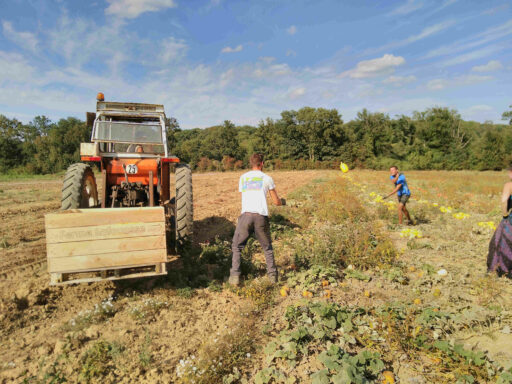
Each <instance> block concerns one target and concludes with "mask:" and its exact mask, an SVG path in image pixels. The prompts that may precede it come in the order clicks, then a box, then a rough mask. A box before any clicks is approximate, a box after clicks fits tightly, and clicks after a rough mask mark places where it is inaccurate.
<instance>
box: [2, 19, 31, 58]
mask: <svg viewBox="0 0 512 384" xmlns="http://www.w3.org/2000/svg"><path fill="white" fill-rule="evenodd" d="M2 29H3V33H4V36H5V37H6V38H7V39H9V40H11V41H12V42H14V43H16V44H17V45H19V46H20V47H22V48H25V49H28V50H29V51H32V52H36V51H37V45H38V40H37V37H36V35H35V34H34V33H32V32H20V31H16V30H15V29H14V27H13V26H12V23H11V22H10V21H3V22H2Z"/></svg>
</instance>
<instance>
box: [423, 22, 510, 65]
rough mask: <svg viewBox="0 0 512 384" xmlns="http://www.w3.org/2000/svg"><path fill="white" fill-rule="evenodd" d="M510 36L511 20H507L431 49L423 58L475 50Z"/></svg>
mask: <svg viewBox="0 0 512 384" xmlns="http://www.w3.org/2000/svg"><path fill="white" fill-rule="evenodd" d="M510 34H512V20H509V21H507V22H505V23H503V24H500V25H498V26H496V27H491V28H488V29H486V30H485V31H483V32H480V33H477V34H475V35H472V36H469V37H467V38H464V39H460V40H457V41H455V42H454V43H452V44H447V45H443V46H441V47H439V48H436V49H433V50H431V51H429V52H427V54H426V55H425V56H424V58H425V59H430V58H433V57H437V56H445V55H453V54H455V53H458V52H463V51H467V50H469V49H472V48H476V47H478V46H480V45H489V43H491V42H493V41H495V40H498V39H501V38H503V37H505V36H508V35H510Z"/></svg>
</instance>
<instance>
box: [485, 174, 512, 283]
mask: <svg viewBox="0 0 512 384" xmlns="http://www.w3.org/2000/svg"><path fill="white" fill-rule="evenodd" d="M508 178H509V179H510V180H511V181H509V182H508V183H505V185H504V187H503V193H502V195H501V213H502V215H503V219H502V220H501V222H500V224H499V225H498V228H497V229H496V231H495V232H494V235H493V236H492V239H491V242H490V243H489V254H488V256H487V272H496V273H497V274H498V275H500V276H501V275H505V276H507V277H509V278H512V217H511V211H512V166H510V167H509V168H508Z"/></svg>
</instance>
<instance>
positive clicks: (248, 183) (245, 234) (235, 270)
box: [229, 153, 285, 285]
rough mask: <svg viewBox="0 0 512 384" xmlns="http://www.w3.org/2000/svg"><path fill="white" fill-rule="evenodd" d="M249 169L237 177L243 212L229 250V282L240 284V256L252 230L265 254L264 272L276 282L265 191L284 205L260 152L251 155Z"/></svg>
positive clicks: (277, 202) (273, 199)
mask: <svg viewBox="0 0 512 384" xmlns="http://www.w3.org/2000/svg"><path fill="white" fill-rule="evenodd" d="M250 165H251V168H252V170H251V171H249V172H246V173H244V174H243V175H242V176H241V177H240V182H239V187H238V190H239V192H241V193H242V214H241V216H240V217H239V218H238V223H237V225H236V230H235V235H234V236H233V244H232V246H231V250H232V252H233V258H232V260H231V270H230V273H229V283H230V284H232V285H239V284H240V273H241V271H240V257H241V255H242V251H243V249H244V247H245V245H246V244H247V240H248V239H249V236H250V235H251V233H253V232H254V234H255V235H256V238H257V239H258V241H259V243H260V245H261V248H262V249H263V252H264V254H265V261H266V263H267V274H268V277H269V279H270V281H271V282H273V283H277V281H278V276H277V268H276V265H275V261H274V251H273V249H272V239H271V238H270V223H269V220H268V206H267V193H270V197H271V198H272V201H273V202H274V204H275V205H284V204H285V200H284V199H280V198H279V196H278V195H277V192H276V187H275V185H274V181H273V180H272V178H271V177H270V176H268V175H266V174H264V173H263V172H262V169H263V155H261V154H259V153H255V154H254V155H252V156H251V159H250Z"/></svg>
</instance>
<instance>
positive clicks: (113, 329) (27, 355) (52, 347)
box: [0, 171, 325, 382]
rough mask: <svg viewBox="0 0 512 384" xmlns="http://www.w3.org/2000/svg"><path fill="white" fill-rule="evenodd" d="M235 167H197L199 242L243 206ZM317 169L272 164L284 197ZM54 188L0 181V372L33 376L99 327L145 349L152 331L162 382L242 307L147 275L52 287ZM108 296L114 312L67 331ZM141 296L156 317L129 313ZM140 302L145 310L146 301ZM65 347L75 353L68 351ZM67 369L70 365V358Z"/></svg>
mask: <svg viewBox="0 0 512 384" xmlns="http://www.w3.org/2000/svg"><path fill="white" fill-rule="evenodd" d="M240 174H241V173H240V172H238V173H237V172H230V173H205V174H194V176H193V185H194V215H195V217H194V219H195V233H196V239H195V241H196V242H204V241H210V240H213V239H214V238H215V236H216V235H219V234H220V235H226V234H229V233H230V231H232V230H233V228H234V225H235V222H236V218H237V216H238V214H239V210H240V196H239V193H238V178H239V176H240ZM322 174H325V172H317V171H303V172H271V173H270V175H271V176H272V177H273V178H274V181H275V183H276V186H277V191H278V193H279V194H280V195H282V196H284V197H286V195H287V193H288V192H289V191H291V190H294V189H296V188H297V187H300V186H301V185H304V184H307V183H309V182H310V181H311V180H313V179H314V178H316V177H319V175H322ZM60 188H61V180H59V179H55V180H44V181H41V180H34V181H30V180H28V181H13V182H2V183H0V219H1V220H2V225H1V227H0V362H2V363H1V364H2V366H0V382H22V381H23V380H28V381H27V382H39V381H37V380H39V379H37V380H36V379H35V377H36V376H37V375H38V374H39V373H40V372H41V369H42V368H41V367H42V366H44V365H45V364H47V363H48V361H50V360H51V359H52V356H53V357H55V356H60V354H62V352H63V351H67V350H68V349H73V350H75V349H77V348H76V347H77V346H78V347H80V345H86V344H87V343H88V342H90V341H94V340H96V339H98V338H99V337H100V336H103V337H107V338H108V339H110V340H116V341H117V342H121V343H122V344H124V345H132V346H136V347H135V349H141V348H142V349H143V348H144V345H145V343H146V341H147V340H151V349H152V351H156V352H154V354H153V356H152V360H153V361H156V362H157V363H156V364H154V365H153V368H152V369H153V371H151V372H149V373H147V375H148V376H147V377H148V381H149V382H169V381H170V380H171V379H170V378H171V377H172V375H173V373H172V372H174V368H175V366H176V364H177V362H178V360H179V359H180V357H181V356H183V355H186V354H187V352H188V351H190V352H193V351H194V350H195V349H197V347H198V345H200V344H201V342H202V341H203V340H204V339H205V338H206V337H208V336H210V335H212V334H215V332H217V333H219V334H220V333H221V332H223V331H225V330H226V329H228V327H230V326H231V324H232V323H233V322H237V320H239V319H240V316H243V313H244V312H243V308H244V305H245V303H244V300H242V299H240V298H239V297H237V296H235V295H232V294H230V293H229V292H227V293H225V292H222V293H221V294H215V295H212V294H211V293H210V292H208V290H204V291H202V292H201V294H200V295H198V296H197V297H196V298H195V299H194V300H187V299H186V298H183V297H180V296H177V295H176V291H175V290H169V289H166V288H165V286H164V287H161V286H160V287H159V288H157V289H152V284H154V280H151V279H149V280H142V281H136V282H134V283H133V284H132V283H130V282H128V283H121V284H117V285H116V284H114V283H112V282H106V283H97V284H82V285H76V286H64V287H50V286H49V276H48V274H47V272H46V261H45V259H46V253H45V252H46V250H45V234H44V215H45V214H46V213H49V212H53V211H55V210H57V209H59V207H60ZM132 288H133V289H132ZM138 295H140V296H142V297H144V300H145V301H144V302H143V304H140V303H139V301H140V300H139V301H137V299H134V297H137V296H138ZM109 298H113V300H114V301H115V305H116V306H117V307H118V308H121V309H120V310H119V311H118V313H116V314H115V316H114V317H113V318H112V319H110V320H108V321H106V322H105V323H102V325H101V327H100V326H95V325H93V326H91V327H89V328H88V329H87V332H86V334H81V335H80V336H79V337H78V339H76V338H73V337H75V336H74V335H75V333H73V332H70V331H66V326H67V324H69V323H70V322H71V323H72V322H73V321H74V319H76V318H79V316H77V315H80V314H83V313H84V312H86V311H94V308H96V307H97V306H98V304H100V305H101V303H103V302H108V299H109ZM111 300H112V299H111ZM139 304H140V305H145V306H146V307H148V308H152V307H155V306H157V307H158V309H159V314H158V319H154V318H151V319H149V320H148V322H151V323H153V324H151V326H149V325H148V324H144V322H145V321H146V319H134V318H136V316H130V313H131V314H133V313H137V308H136V305H139ZM146 312H151V311H145V312H144V311H143V313H146ZM141 322H142V325H141ZM146 325H148V326H147V327H146ZM68 328H69V327H68ZM141 329H145V330H144V331H141ZM78 349H80V348H78ZM138 352H139V353H138V354H137V350H135V351H133V350H132V351H130V353H133V354H134V356H135V357H134V361H135V360H138V359H139V357H138V356H139V355H140V353H142V352H143V351H142V352H141V351H138ZM66 356H69V357H68V358H70V359H72V358H76V359H78V358H79V356H78V354H75V355H74V354H73V353H70V354H67V355H66ZM135 366H137V364H135V363H134V367H135ZM69 369H70V370H71V371H72V369H73V368H72V366H71V365H70V366H69ZM123 369H127V370H131V369H130V367H124V368H123ZM157 372H158V373H157ZM68 374H69V375H71V372H68ZM139 374H140V371H138V368H133V376H132V378H131V379H127V380H128V381H127V382H129V381H132V380H134V378H135V377H138V376H139ZM46 376H48V377H50V376H51V375H50V374H48V375H46ZM157 376H158V377H157ZM30 378H34V379H33V380H32V381H31V380H30ZM43 382H46V381H43ZM56 382H59V381H56Z"/></svg>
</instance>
